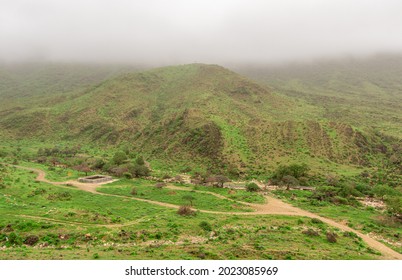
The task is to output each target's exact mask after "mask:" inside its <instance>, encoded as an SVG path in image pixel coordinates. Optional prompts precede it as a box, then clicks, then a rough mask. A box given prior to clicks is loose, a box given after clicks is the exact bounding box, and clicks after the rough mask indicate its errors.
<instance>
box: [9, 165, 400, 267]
mask: <svg viewBox="0 0 402 280" xmlns="http://www.w3.org/2000/svg"><path fill="white" fill-rule="evenodd" d="M15 167H18V168H21V169H25V170H29V171H33V172H36V173H37V174H38V176H37V177H36V180H37V181H41V182H45V183H49V184H52V185H56V186H60V187H65V186H66V185H71V186H75V187H77V188H78V189H80V190H82V191H86V192H90V193H93V194H97V195H104V196H114V197H121V198H125V199H133V200H138V201H143V202H147V203H151V204H155V205H159V206H163V207H169V208H174V209H178V208H179V206H178V205H174V204H170V203H165V202H159V201H153V200H149V199H143V198H137V197H127V196H122V195H114V194H106V193H101V192H98V191H96V188H97V187H99V186H101V184H88V183H80V182H78V181H74V180H71V181H66V182H51V181H49V180H47V179H46V173H45V172H44V171H43V170H40V169H36V168H29V167H24V166H15ZM168 188H170V189H176V190H185V191H190V190H189V189H187V188H182V187H176V186H168ZM191 191H193V190H191ZM195 192H200V193H208V194H211V195H213V196H215V197H219V198H221V199H228V200H231V201H235V200H232V199H229V198H227V197H224V196H222V195H219V194H216V193H213V192H208V191H200V190H196V191H195ZM265 198H266V203H265V204H253V203H246V202H240V201H236V202H238V203H242V204H244V205H247V206H250V207H252V208H253V209H254V210H255V212H219V211H210V210H201V209H194V210H198V211H200V212H203V213H210V214H222V215H288V216H303V217H310V218H317V219H320V220H321V221H323V222H325V223H327V224H329V225H331V226H333V227H336V228H339V229H341V230H343V231H350V232H354V233H355V234H357V235H358V236H359V237H361V238H362V239H363V241H364V242H366V243H367V245H369V246H370V247H371V248H373V249H375V250H377V251H379V252H381V254H382V257H383V258H384V259H398V260H402V255H401V254H399V253H398V252H396V251H394V250H392V249H391V248H389V247H387V246H385V245H384V244H383V243H381V242H379V241H377V240H375V239H373V238H372V237H370V236H368V235H365V234H363V233H361V232H359V231H357V230H354V229H352V228H350V227H348V226H346V225H343V224H341V223H338V222H336V221H334V220H331V219H328V218H325V217H321V216H319V215H317V214H314V213H311V212H308V211H305V210H303V209H300V208H297V207H294V206H292V205H290V204H288V203H285V202H283V201H281V200H279V199H277V198H274V197H271V196H266V197H265ZM36 218H39V217H36ZM136 222H137V221H135V222H132V224H135V223H136ZM130 224H131V223H127V224H120V225H111V226H110V227H118V226H124V225H130Z"/></svg>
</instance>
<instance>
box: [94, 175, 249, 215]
mask: <svg viewBox="0 0 402 280" xmlns="http://www.w3.org/2000/svg"><path fill="white" fill-rule="evenodd" d="M133 187H134V188H135V189H136V190H137V195H136V196H135V197H138V198H143V199H150V200H154V201H160V202H166V203H171V204H175V205H184V204H188V203H189V202H188V200H187V199H183V197H185V196H188V195H191V196H192V197H193V198H194V200H193V201H192V206H193V207H194V208H196V209H200V210H201V209H202V210H213V211H224V212H225V211H226V212H244V211H252V210H251V209H250V208H249V207H246V206H244V205H242V204H240V203H236V202H233V201H230V200H225V199H220V198H217V197H215V196H213V195H211V194H206V193H198V192H194V191H191V190H189V191H184V190H183V191H182V190H176V189H175V190H173V189H168V188H162V189H160V188H156V187H155V183H154V182H149V181H145V180H120V181H117V182H114V183H111V184H108V185H105V186H101V187H99V188H97V191H99V192H102V193H108V194H117V195H123V196H127V197H132V195H130V192H131V190H132V189H133Z"/></svg>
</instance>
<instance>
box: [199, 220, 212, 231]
mask: <svg viewBox="0 0 402 280" xmlns="http://www.w3.org/2000/svg"><path fill="white" fill-rule="evenodd" d="M199 226H200V228H202V229H203V230H205V231H211V230H212V227H211V225H210V224H209V223H208V222H206V221H202V222H201V223H200V224H199Z"/></svg>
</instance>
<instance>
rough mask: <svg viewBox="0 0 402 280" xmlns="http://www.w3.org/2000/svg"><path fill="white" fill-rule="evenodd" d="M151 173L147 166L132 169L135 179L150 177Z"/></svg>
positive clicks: (136, 166) (137, 166)
mask: <svg viewBox="0 0 402 280" xmlns="http://www.w3.org/2000/svg"><path fill="white" fill-rule="evenodd" d="M150 172H151V171H150V170H149V168H148V167H146V166H145V165H135V166H134V167H133V169H132V174H133V177H145V176H149V173H150Z"/></svg>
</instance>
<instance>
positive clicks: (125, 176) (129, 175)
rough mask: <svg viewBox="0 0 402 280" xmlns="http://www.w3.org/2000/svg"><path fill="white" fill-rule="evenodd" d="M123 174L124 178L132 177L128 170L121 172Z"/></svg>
mask: <svg viewBox="0 0 402 280" xmlns="http://www.w3.org/2000/svg"><path fill="white" fill-rule="evenodd" d="M123 176H124V178H126V179H131V178H133V176H132V175H131V173H130V172H124V173H123Z"/></svg>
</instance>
